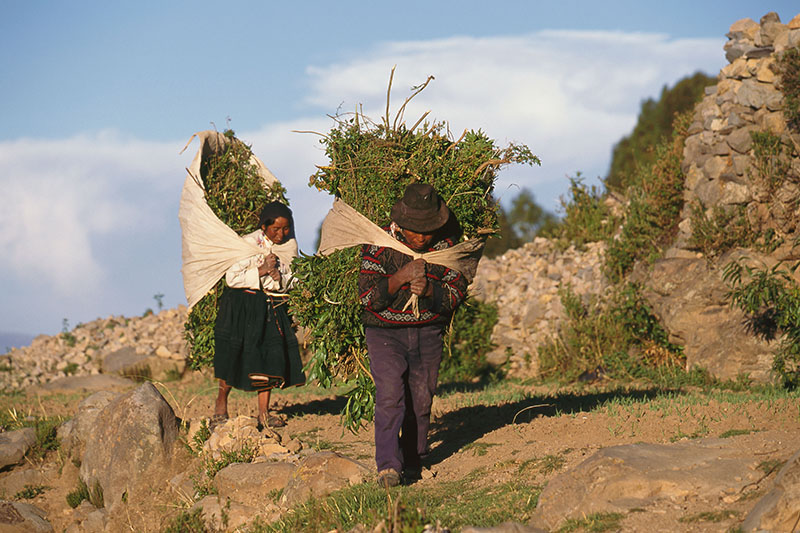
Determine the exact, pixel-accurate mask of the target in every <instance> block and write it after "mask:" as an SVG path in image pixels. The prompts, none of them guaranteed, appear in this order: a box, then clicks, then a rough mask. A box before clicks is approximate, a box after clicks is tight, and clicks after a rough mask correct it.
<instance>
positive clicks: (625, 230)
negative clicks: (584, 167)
mask: <svg viewBox="0 0 800 533" xmlns="http://www.w3.org/2000/svg"><path fill="white" fill-rule="evenodd" d="M690 118H691V115H690V114H684V115H681V116H678V117H676V118H675V121H674V123H673V134H672V138H671V139H668V140H665V141H664V142H662V143H661V144H660V145H658V146H657V147H656V148H655V150H654V153H655V156H654V158H653V162H652V163H651V164H650V165H649V166H646V167H644V166H642V167H638V168H637V169H636V172H635V174H634V175H633V176H632V177H631V178H629V180H630V183H631V185H630V187H629V188H628V190H627V196H628V200H629V205H628V209H627V211H626V213H625V221H624V223H623V225H622V231H621V233H620V235H619V238H616V239H610V240H609V244H608V249H607V251H606V260H605V265H604V270H605V273H606V275H607V276H608V278H609V279H610V280H612V281H614V282H619V281H622V279H623V278H624V276H625V275H626V274H628V272H630V270H631V269H632V268H633V265H634V264H635V262H636V261H639V260H645V261H648V262H652V261H653V260H655V259H656V258H658V257H659V256H660V255H661V252H662V250H663V249H664V248H665V247H666V246H667V245H668V244H669V243H670V242H672V240H673V238H674V237H675V234H676V233H677V230H678V223H679V222H680V213H681V210H682V209H683V186H684V185H683V184H684V175H683V172H681V160H682V158H683V142H684V139H685V138H686V131H687V127H688V124H689V120H690Z"/></svg>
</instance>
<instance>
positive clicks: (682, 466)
mask: <svg viewBox="0 0 800 533" xmlns="http://www.w3.org/2000/svg"><path fill="white" fill-rule="evenodd" d="M758 462H759V459H758V458H755V457H753V456H752V455H751V454H747V455H745V454H743V453H742V451H741V450H738V449H736V448H735V447H734V446H732V445H731V442H730V441H729V440H726V439H707V440H703V441H695V442H689V443H677V444H631V445H624V446H613V447H610V448H605V449H602V450H600V451H598V452H597V453H595V454H594V455H592V456H591V457H589V458H588V459H586V460H585V461H583V462H582V463H580V464H579V465H578V466H576V467H575V468H573V469H572V470H568V471H566V472H564V473H563V474H561V475H559V476H558V477H556V478H554V479H552V480H551V481H550V482H549V483H548V484H547V486H546V487H545V489H544V490H543V491H542V493H541V495H540V496H539V504H538V506H537V507H536V511H535V513H534V517H533V520H532V522H531V523H532V525H534V526H537V527H543V528H545V529H547V530H549V531H552V530H554V529H556V528H558V527H559V526H560V524H561V522H562V521H564V520H565V519H567V518H581V517H583V516H586V515H589V514H592V513H605V512H628V511H630V510H631V509H634V508H643V507H646V506H647V505H649V504H651V503H653V502H654V501H657V500H669V501H675V502H680V501H683V500H686V499H688V498H691V499H694V500H708V501H712V502H713V501H718V500H719V498H720V496H721V495H723V494H728V493H738V492H739V491H741V490H742V489H743V488H744V487H745V486H747V485H748V484H752V483H754V482H756V481H757V480H758V479H759V478H760V477H761V473H760V472H759V471H758V470H757V469H756V465H757V464H758Z"/></svg>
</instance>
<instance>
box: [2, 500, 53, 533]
mask: <svg viewBox="0 0 800 533" xmlns="http://www.w3.org/2000/svg"><path fill="white" fill-rule="evenodd" d="M0 531H2V532H3V533H52V531H53V526H51V525H50V522H48V521H47V520H46V519H45V513H44V511H42V510H41V509H39V508H38V507H35V506H33V505H30V504H28V503H22V502H10V501H6V500H0Z"/></svg>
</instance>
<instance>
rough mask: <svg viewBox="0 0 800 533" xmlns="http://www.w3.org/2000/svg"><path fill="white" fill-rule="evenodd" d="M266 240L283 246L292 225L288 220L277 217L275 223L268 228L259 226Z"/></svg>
mask: <svg viewBox="0 0 800 533" xmlns="http://www.w3.org/2000/svg"><path fill="white" fill-rule="evenodd" d="M261 229H262V230H263V231H264V234H265V235H266V236H267V239H269V240H271V241H272V242H273V243H275V244H283V243H284V241H286V239H288V238H289V233H291V231H292V225H291V224H290V223H289V220H288V219H286V218H284V217H278V218H276V219H275V222H273V223H272V224H270V225H269V226H261Z"/></svg>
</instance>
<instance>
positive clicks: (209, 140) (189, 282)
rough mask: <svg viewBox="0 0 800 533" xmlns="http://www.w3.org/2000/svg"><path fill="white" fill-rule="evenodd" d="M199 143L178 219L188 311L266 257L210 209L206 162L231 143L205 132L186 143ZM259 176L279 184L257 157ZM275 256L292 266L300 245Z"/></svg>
mask: <svg viewBox="0 0 800 533" xmlns="http://www.w3.org/2000/svg"><path fill="white" fill-rule="evenodd" d="M195 137H197V138H198V139H199V140H200V148H199V149H198V150H197V155H195V157H194V160H193V161H192V164H191V165H190V166H189V168H187V169H186V170H187V172H188V173H189V175H188V176H187V177H186V181H184V182H183V191H182V192H181V203H180V207H179V208H178V219H179V220H180V223H181V255H182V257H183V267H182V268H181V273H182V274H183V289H184V292H185V293H186V301H187V303H188V306H189V309H191V308H192V307H193V306H194V305H195V304H196V303H197V302H199V301H200V300H201V299H202V298H203V296H205V295H206V294H207V293H208V291H210V290H211V289H212V288H214V285H216V284H217V282H218V281H219V280H220V279H221V278H222V276H224V275H225V272H226V271H227V270H228V269H229V268H230V267H231V266H233V265H234V264H236V263H238V262H239V261H242V260H245V259H247V258H249V257H252V256H254V255H259V254H261V255H263V254H264V250H262V249H261V248H259V247H258V246H256V245H255V244H253V243H251V242H248V241H246V240H245V239H243V238H242V237H240V236H239V235H238V234H237V233H236V232H235V231H233V230H232V229H231V228H230V227H229V226H228V225H227V224H225V223H224V222H223V221H221V220H220V219H219V218H217V216H216V215H215V214H214V212H213V211H212V210H211V208H210V207H209V206H208V203H207V202H206V197H205V188H204V187H203V180H202V178H201V174H200V166H201V163H202V161H203V160H204V159H206V158H208V157H210V156H211V155H213V154H216V153H219V152H222V151H223V150H224V149H225V145H226V144H227V143H229V142H231V141H230V139H228V138H227V137H226V136H225V135H223V134H221V133H219V132H216V131H213V130H206V131H201V132H198V133H195V134H194V135H192V137H191V138H190V139H189V142H187V143H186V146H185V147H184V150H186V147H188V146H189V144H190V143H191V142H192V140H193V139H194V138H195ZM250 163H251V164H253V165H255V167H256V170H257V172H258V175H259V176H260V177H261V179H262V180H263V181H264V187H265V188H266V187H269V186H271V185H273V184H274V183H276V182H277V181H278V178H276V177H275V175H274V174H272V172H270V170H269V169H268V168H267V167H266V165H264V163H263V162H261V160H260V159H258V158H257V157H256V156H255V155H251V156H250ZM272 253H274V254H275V255H277V256H278V258H279V259H280V260H281V262H282V263H284V264H287V265H288V264H291V262H292V260H293V259H294V258H295V257H297V241H296V240H295V239H294V238H292V239H289V240H287V241H286V242H285V243H283V244H276V245H273V247H272Z"/></svg>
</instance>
